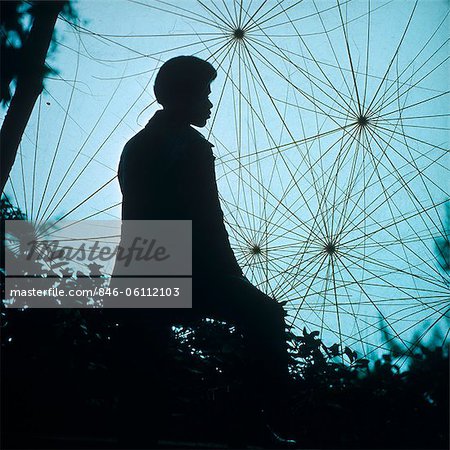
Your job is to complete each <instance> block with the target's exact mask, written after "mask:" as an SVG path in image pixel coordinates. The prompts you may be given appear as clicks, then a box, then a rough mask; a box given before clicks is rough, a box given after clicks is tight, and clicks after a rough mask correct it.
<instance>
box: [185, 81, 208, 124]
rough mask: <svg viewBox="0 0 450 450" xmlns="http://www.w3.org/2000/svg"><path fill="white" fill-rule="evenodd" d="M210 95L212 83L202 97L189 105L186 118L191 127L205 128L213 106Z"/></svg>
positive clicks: (197, 97) (198, 97)
mask: <svg viewBox="0 0 450 450" xmlns="http://www.w3.org/2000/svg"><path fill="white" fill-rule="evenodd" d="M209 94H211V83H208V85H207V86H206V88H205V89H204V90H203V91H202V92H201V93H200V95H198V96H196V97H195V98H194V99H193V100H192V102H191V103H190V104H189V105H187V108H186V110H187V111H186V113H187V117H186V118H187V119H188V121H189V123H190V124H191V125H195V126H196V127H204V126H205V125H206V122H207V121H208V119H209V118H210V117H211V108H212V106H213V104H212V103H211V101H210V100H209Z"/></svg>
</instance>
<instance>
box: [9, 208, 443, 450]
mask: <svg viewBox="0 0 450 450" xmlns="http://www.w3.org/2000/svg"><path fill="white" fill-rule="evenodd" d="M2 210H3V217H6V218H20V217H21V215H20V212H19V211H17V210H14V209H13V208H11V207H9V206H8V207H6V206H5V204H3V209H2ZM49 270H50V269H49ZM62 282H67V281H66V280H64V281H62ZM173 325H174V326H173V328H172V338H171V343H170V347H169V348H170V357H169V364H170V371H169V373H170V380H168V384H169V385H170V386H171V392H170V394H169V395H168V398H167V405H169V408H170V412H171V414H170V417H171V418H170V423H169V424H168V427H167V429H165V430H161V435H160V436H158V438H159V445H160V446H161V447H163V448H170V447H171V448H180V447H183V446H187V445H188V444H186V443H191V444H189V445H190V446H191V448H192V447H194V448H196V447H198V448H200V447H202V446H203V447H208V446H209V445H210V444H208V443H215V445H216V446H219V447H220V444H222V445H225V444H226V443H227V442H230V440H232V439H230V433H232V432H233V429H235V428H236V425H239V424H240V425H242V424H245V423H247V422H248V421H249V420H250V418H249V417H248V416H247V414H248V413H246V411H247V410H246V408H245V406H244V405H243V398H245V395H243V392H242V389H243V387H242V377H241V374H242V371H243V368H244V365H245V359H244V357H243V351H242V338H241V336H240V334H239V332H238V330H235V329H234V328H233V327H231V326H230V325H228V324H225V323H222V322H217V321H211V320H207V319H199V320H197V321H195V322H192V321H191V322H190V323H189V324H186V323H184V324H183V323H180V324H173ZM120 326H121V325H120V323H119V324H117V322H116V321H114V322H112V321H111V320H110V319H108V317H107V316H106V315H105V313H104V311H103V310H100V309H98V310H93V309H45V310H37V309H29V310H14V309H4V308H2V322H1V338H2V339H1V350H2V352H1V356H2V361H1V363H2V364H1V368H2V430H3V437H2V439H3V442H2V448H58V449H60V448H113V447H114V446H115V445H117V444H116V440H117V396H118V391H117V383H116V381H114V378H113V376H112V367H113V365H114V361H115V355H116V352H115V340H114V337H115V333H116V330H117V328H118V327H120ZM318 336H319V333H318V332H312V333H308V332H307V331H306V330H303V332H301V333H299V334H296V335H293V334H288V336H287V337H288V339H289V343H290V347H291V355H292V360H291V372H292V383H291V386H290V400H289V406H288V407H287V408H286V412H285V413H286V417H285V421H284V422H285V428H286V430H285V432H287V433H288V434H289V435H291V436H295V437H296V439H297V440H298V442H299V447H300V448H390V449H393V448H426V449H432V448H448V444H449V442H448V421H449V413H448V408H449V404H448V399H449V361H448V348H445V347H444V348H443V347H434V348H431V347H430V348H426V347H423V346H417V348H416V349H415V352H414V355H412V356H411V357H410V361H409V365H408V368H407V369H406V370H403V369H404V368H403V369H402V370H399V367H398V366H397V365H396V363H395V362H396V356H398V355H396V354H395V351H394V352H392V351H391V352H387V353H386V354H385V355H384V356H383V357H382V358H380V359H378V360H376V361H374V362H371V363H370V364H369V361H368V360H366V359H360V358H359V355H357V354H356V353H355V352H353V351H352V350H350V349H349V348H341V347H340V346H339V345H338V344H335V345H333V346H325V345H324V344H323V343H322V342H321V340H320V339H319V337H318ZM149 351H151V349H149ZM147 361H148V359H146V358H145V355H144V357H143V364H147V363H148V362H147ZM124 370H126V368H124ZM142 413H143V414H145V411H143V412H142ZM249 444H252V442H249Z"/></svg>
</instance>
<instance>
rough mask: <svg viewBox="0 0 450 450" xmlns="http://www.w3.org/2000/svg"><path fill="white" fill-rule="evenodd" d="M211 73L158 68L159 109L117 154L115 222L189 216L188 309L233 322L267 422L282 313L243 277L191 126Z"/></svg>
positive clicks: (284, 371)
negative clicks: (119, 205) (118, 189)
mask: <svg viewBox="0 0 450 450" xmlns="http://www.w3.org/2000/svg"><path fill="white" fill-rule="evenodd" d="M216 76H217V73H216V70H215V69H214V67H213V66H212V65H211V64H209V63H208V62H206V61H203V60H201V59H199V58H196V57H194V56H179V57H176V58H173V59H170V60H169V61H167V62H166V63H165V64H163V65H162V67H161V68H160V70H159V72H158V74H157V76H156V79H155V85H154V92H155V96H156V99H157V101H158V103H159V104H160V105H162V107H163V109H162V110H159V111H157V112H156V113H155V115H154V116H153V117H152V118H151V119H150V121H149V122H148V124H147V125H146V127H145V128H144V129H143V130H142V131H140V132H139V133H138V134H137V135H136V136H134V137H133V138H132V139H131V140H130V141H129V142H128V143H127V144H126V145H125V148H124V150H123V152H122V155H121V159H120V165H119V174H118V175H119V182H120V187H121V190H122V194H123V203H122V219H124V220H140V219H141V220H151V219H158V220H162V219H164V220H176V219H189V220H192V247H193V311H192V312H193V313H194V314H196V315H199V316H204V317H210V318H216V319H219V320H225V321H228V322H231V323H233V324H235V325H236V326H237V327H239V329H240V331H241V333H242V335H243V336H244V338H245V342H246V349H247V353H248V359H249V365H250V367H251V369H250V371H249V373H248V374H247V382H248V384H249V385H251V386H253V390H254V392H255V393H258V395H259V397H260V405H261V408H264V409H265V411H266V412H267V417H268V420H271V413H272V416H275V415H278V413H279V408H280V401H282V400H283V399H282V398H281V396H282V395H284V393H283V391H282V389H283V387H284V386H286V384H287V380H288V354H287V345H286V341H285V320H284V317H285V313H284V311H283V308H282V306H281V305H279V304H278V303H277V302H276V301H275V300H274V299H272V298H270V297H269V296H267V295H266V294H264V293H263V292H261V291H260V290H258V289H257V288H256V287H254V286H253V285H252V284H251V283H250V282H249V281H248V280H247V279H246V278H245V277H244V276H243V273H242V270H241V268H240V267H239V264H238V263H237V261H236V258H235V255H234V253H233V251H232V249H231V246H230V242H229V237H228V233H227V231H226V228H225V225H224V216H223V212H222V209H221V206H220V201H219V194H218V190H217V184H216V176H215V168H214V160H215V157H214V155H213V151H212V148H213V145H212V144H211V143H210V142H208V141H207V140H206V139H205V138H204V136H203V135H202V134H201V133H199V132H198V131H197V130H195V129H194V128H192V126H191V125H194V126H196V127H204V126H205V125H206V123H207V120H208V118H209V117H210V115H211V108H212V107H213V104H212V103H211V101H210V100H209V98H208V96H209V94H210V93H211V88H210V85H211V82H212V81H213V80H214V79H215V78H216ZM154 313H155V310H152V309H148V310H145V312H144V313H141V315H142V314H146V315H152V314H154ZM167 314H168V315H170V314H172V313H171V310H167ZM130 345H132V344H130ZM136 345H138V344H137V343H136V342H135V346H136ZM162 351H163V350H161V352H162ZM141 353H142V352H141ZM156 359H158V358H156ZM162 359H163V356H161V360H162Z"/></svg>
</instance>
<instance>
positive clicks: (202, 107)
mask: <svg viewBox="0 0 450 450" xmlns="http://www.w3.org/2000/svg"><path fill="white" fill-rule="evenodd" d="M216 76H217V72H216V69H214V67H213V66H212V65H211V64H210V63H209V62H207V61H204V60H203V59H200V58H196V57H195V56H177V57H176V58H172V59H169V61H166V62H165V63H164V64H163V65H162V66H161V68H160V69H159V72H158V74H157V75H156V79H155V86H154V91H155V96H156V100H157V101H158V103H160V104H161V105H162V106H163V107H164V109H165V110H167V111H170V112H172V113H173V114H174V115H176V116H177V117H178V118H179V119H180V120H182V121H185V122H187V123H190V124H192V125H196V126H198V127H204V126H205V125H206V121H207V120H208V118H209V117H210V115H211V108H212V103H211V102H210V101H209V99H208V96H209V94H210V93H211V89H210V84H211V82H212V81H213V80H214V79H215V78H216Z"/></svg>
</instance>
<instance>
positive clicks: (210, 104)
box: [207, 98, 213, 109]
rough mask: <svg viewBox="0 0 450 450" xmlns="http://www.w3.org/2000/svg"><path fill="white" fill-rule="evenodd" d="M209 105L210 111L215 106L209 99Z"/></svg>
mask: <svg viewBox="0 0 450 450" xmlns="http://www.w3.org/2000/svg"><path fill="white" fill-rule="evenodd" d="M207 104H208V108H209V109H211V108H212V107H213V104H212V103H211V100H210V99H209V98H208V102H207Z"/></svg>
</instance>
